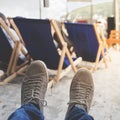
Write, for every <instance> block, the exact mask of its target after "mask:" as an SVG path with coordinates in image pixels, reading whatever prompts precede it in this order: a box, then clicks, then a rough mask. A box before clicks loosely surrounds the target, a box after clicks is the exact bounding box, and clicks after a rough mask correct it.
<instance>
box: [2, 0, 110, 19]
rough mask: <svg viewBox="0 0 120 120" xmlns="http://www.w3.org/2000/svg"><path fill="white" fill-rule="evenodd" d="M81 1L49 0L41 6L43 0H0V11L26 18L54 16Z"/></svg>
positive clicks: (7, 14)
mask: <svg viewBox="0 0 120 120" xmlns="http://www.w3.org/2000/svg"><path fill="white" fill-rule="evenodd" d="M93 1H96V2H105V1H111V0H93ZM81 5H83V3H75V2H74V3H71V2H68V4H67V3H66V0H49V7H48V8H45V7H44V6H43V0H0V12H3V13H4V14H5V15H6V16H9V17H15V16H21V17H28V18H54V19H59V17H60V16H63V15H65V14H66V10H67V7H68V9H69V10H72V9H75V8H77V7H80V6H81Z"/></svg>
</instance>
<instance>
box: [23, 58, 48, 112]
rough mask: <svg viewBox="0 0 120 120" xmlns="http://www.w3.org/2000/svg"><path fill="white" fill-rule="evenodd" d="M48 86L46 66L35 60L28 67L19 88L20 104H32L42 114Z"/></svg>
mask: <svg viewBox="0 0 120 120" xmlns="http://www.w3.org/2000/svg"><path fill="white" fill-rule="evenodd" d="M47 84H48V73H47V68H46V65H45V64H44V63H43V62H42V61H40V60H36V61H34V62H32V63H31V64H30V66H29V67H28V69H27V71H26V74H25V77H24V80H23V83H22V88H21V104H22V105H23V104H26V103H32V104H34V105H36V106H37V107H38V108H39V109H40V110H41V111H42V112H43V106H44V104H45V102H46V101H45V100H44V98H45V93H46V90H47Z"/></svg>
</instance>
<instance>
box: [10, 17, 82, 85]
mask: <svg viewBox="0 0 120 120" xmlns="http://www.w3.org/2000/svg"><path fill="white" fill-rule="evenodd" d="M13 21H14V23H12V25H13V28H14V29H15V30H16V29H17V28H18V30H19V33H20V34H21V36H22V37H23V40H24V42H25V45H26V48H27V50H28V53H29V55H30V56H31V57H32V59H33V60H42V61H44V62H45V64H46V66H47V68H48V69H52V70H57V75H56V77H55V79H53V80H51V81H50V82H51V85H53V84H54V83H56V82H58V81H59V80H60V79H61V78H62V77H63V76H64V75H65V74H67V72H69V71H70V70H71V67H72V69H73V71H74V72H76V71H77V69H76V66H75V65H76V64H78V63H79V62H80V61H81V58H79V59H77V60H75V61H74V62H73V59H72V58H71V56H70V53H69V51H68V49H67V44H66V43H65V42H64V41H63V40H62V41H61V45H62V52H61V55H59V54H58V51H57V49H56V46H55V44H54V42H53V38H52V34H51V26H52V25H54V22H53V21H50V20H40V19H24V18H14V19H13ZM13 21H12V22H13ZM15 25H16V26H17V28H16V26H15ZM55 27H56V26H53V28H55ZM57 35H59V38H60V39H61V38H62V36H61V35H60V32H59V31H58V29H57ZM62 39H63V38H62ZM63 69H64V70H63ZM51 85H50V86H51Z"/></svg>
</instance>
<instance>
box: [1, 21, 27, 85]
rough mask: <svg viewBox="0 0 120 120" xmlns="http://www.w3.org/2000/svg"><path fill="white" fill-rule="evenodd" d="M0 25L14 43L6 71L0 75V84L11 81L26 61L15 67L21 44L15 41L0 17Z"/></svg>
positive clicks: (22, 69)
mask: <svg viewBox="0 0 120 120" xmlns="http://www.w3.org/2000/svg"><path fill="white" fill-rule="evenodd" d="M0 26H2V27H3V28H4V29H5V31H6V32H7V33H8V35H9V36H10V37H11V39H12V40H13V41H14V43H15V45H14V48H13V51H12V54H11V58H10V61H9V64H8V68H7V71H6V72H5V73H4V75H3V76H1V77H0V79H1V80H2V82H0V85H5V84H7V83H8V82H10V81H12V80H13V79H14V78H15V77H16V76H17V75H18V74H19V73H21V72H23V71H24V69H25V68H26V66H24V65H26V63H24V64H23V65H21V67H23V68H21V67H17V61H18V58H19V52H20V50H21V44H20V42H19V41H16V40H15V38H14V36H13V34H12V33H11V32H10V30H9V29H8V27H7V26H6V24H5V23H4V22H3V20H1V19H0Z"/></svg>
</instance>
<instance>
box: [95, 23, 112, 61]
mask: <svg viewBox="0 0 120 120" xmlns="http://www.w3.org/2000/svg"><path fill="white" fill-rule="evenodd" d="M94 25H95V26H96V30H97V31H96V32H98V35H99V37H100V40H101V41H102V43H103V46H104V48H105V49H106V53H105V56H108V59H109V61H111V57H110V55H109V47H108V44H107V40H106V37H105V35H104V30H103V28H102V27H103V26H101V23H96V24H94Z"/></svg>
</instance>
